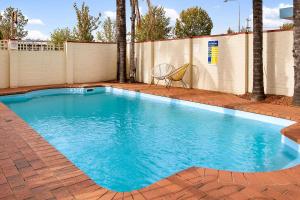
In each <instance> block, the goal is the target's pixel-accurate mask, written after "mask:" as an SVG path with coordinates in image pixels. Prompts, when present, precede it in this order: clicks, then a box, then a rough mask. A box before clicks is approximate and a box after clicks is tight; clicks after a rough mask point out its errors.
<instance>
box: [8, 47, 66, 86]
mask: <svg viewBox="0 0 300 200" xmlns="http://www.w3.org/2000/svg"><path fill="white" fill-rule="evenodd" d="M10 60H11V63H10V70H11V72H12V76H11V79H10V82H11V87H20V86H34V85H49V84H63V83H65V56H64V52H63V51H11V53H10Z"/></svg>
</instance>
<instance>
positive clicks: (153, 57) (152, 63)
mask: <svg viewBox="0 0 300 200" xmlns="http://www.w3.org/2000/svg"><path fill="white" fill-rule="evenodd" d="M154 45H155V42H154V41H151V55H150V58H151V66H150V84H152V83H153V81H154V80H153V79H152V71H153V68H154V65H155V50H154V47H155V46H154Z"/></svg>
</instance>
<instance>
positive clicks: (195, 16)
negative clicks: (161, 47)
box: [175, 7, 213, 38]
mask: <svg viewBox="0 0 300 200" xmlns="http://www.w3.org/2000/svg"><path fill="white" fill-rule="evenodd" d="M212 28H213V22H212V20H211V18H210V17H209V15H208V14H207V12H206V11H205V10H203V9H202V8H200V7H192V8H188V9H187V10H183V11H182V12H181V13H180V16H179V19H176V25H175V35H176V37H177V38H185V37H192V36H199V35H210V34H211V30H212Z"/></svg>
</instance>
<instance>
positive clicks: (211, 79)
mask: <svg viewBox="0 0 300 200" xmlns="http://www.w3.org/2000/svg"><path fill="white" fill-rule="evenodd" d="M212 43H213V44H214V43H216V44H218V45H217V46H216V47H213V48H214V50H212V47H210V46H209V44H212ZM8 47H9V44H8V42H7V41H1V42H0V88H7V87H21V86H30V85H48V84H60V83H70V84H71V83H88V82H100V81H108V80H115V79H116V73H117V66H116V65H117V64H116V60H117V59H116V57H117V55H116V44H104V43H72V42H68V43H66V44H65V45H64V46H63V47H58V46H54V45H52V44H49V43H24V42H19V43H18V47H17V49H18V50H8ZM135 47H136V55H135V57H136V61H137V80H138V81H140V82H144V83H150V81H151V70H152V68H153V66H155V65H157V64H160V63H170V64H173V65H175V66H177V67H179V66H181V65H183V64H185V63H191V64H193V65H194V67H193V68H192V69H191V70H189V71H188V72H187V74H186V76H185V81H186V82H187V83H188V84H189V86H190V87H193V88H198V89H205V90H214V91H221V92H228V93H234V94H243V93H245V92H248V91H250V92H251V90H252V69H253V68H252V62H253V61H252V60H253V58H252V57H253V56H252V54H253V52H252V51H253V50H252V49H253V48H252V34H234V35H220V36H204V37H198V38H189V39H182V40H165V41H155V42H151V41H150V42H144V43H136V45H135ZM292 48H293V32H292V31H270V32H266V33H264V55H263V58H264V75H265V76H264V78H265V79H264V81H265V89H266V93H268V94H278V95H288V96H292V95H293V87H294V71H293V62H294V60H293V55H292ZM210 50H212V51H213V52H217V53H216V58H217V59H218V61H217V62H216V63H210V62H209V61H208V57H209V55H211V53H212V52H210ZM128 52H129V48H128ZM128 58H129V56H128ZM127 66H128V68H129V64H128V65H127ZM128 72H129V69H128Z"/></svg>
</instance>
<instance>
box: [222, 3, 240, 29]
mask: <svg viewBox="0 0 300 200" xmlns="http://www.w3.org/2000/svg"><path fill="white" fill-rule="evenodd" d="M229 1H236V2H237V3H238V6H239V32H241V3H240V1H239V0H224V3H227V2H229Z"/></svg>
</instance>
